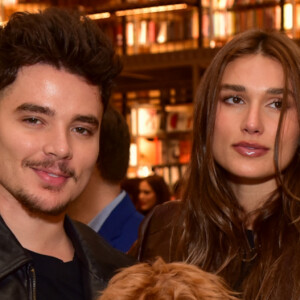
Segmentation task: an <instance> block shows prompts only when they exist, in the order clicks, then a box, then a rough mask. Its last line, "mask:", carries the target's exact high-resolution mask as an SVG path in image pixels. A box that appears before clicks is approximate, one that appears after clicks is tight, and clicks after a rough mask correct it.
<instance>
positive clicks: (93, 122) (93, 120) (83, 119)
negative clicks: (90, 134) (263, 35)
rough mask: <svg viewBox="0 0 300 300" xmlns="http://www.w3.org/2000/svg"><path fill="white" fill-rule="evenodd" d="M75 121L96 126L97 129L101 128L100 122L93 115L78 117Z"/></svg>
mask: <svg viewBox="0 0 300 300" xmlns="http://www.w3.org/2000/svg"><path fill="white" fill-rule="evenodd" d="M74 121H79V122H83V123H88V124H90V125H93V126H95V127H96V128H98V127H99V126H100V122H99V120H98V119H97V118H96V117H95V116H93V115H87V116H84V115H78V116H76V117H75V118H74Z"/></svg>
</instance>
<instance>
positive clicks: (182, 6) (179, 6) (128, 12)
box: [116, 3, 188, 17]
mask: <svg viewBox="0 0 300 300" xmlns="http://www.w3.org/2000/svg"><path fill="white" fill-rule="evenodd" d="M187 7H188V6H187V4H185V3H180V4H173V5H160V6H152V7H145V8H135V9H128V10H120V11H117V12H116V15H117V16H118V17H123V16H130V15H140V14H149V13H157V12H165V11H171V10H180V9H186V8H187Z"/></svg>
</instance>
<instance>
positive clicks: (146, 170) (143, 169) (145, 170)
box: [137, 166, 152, 177]
mask: <svg viewBox="0 0 300 300" xmlns="http://www.w3.org/2000/svg"><path fill="white" fill-rule="evenodd" d="M151 174H152V172H151V168H150V167H148V166H140V167H139V168H138V170H137V176H138V177H147V176H149V175H151Z"/></svg>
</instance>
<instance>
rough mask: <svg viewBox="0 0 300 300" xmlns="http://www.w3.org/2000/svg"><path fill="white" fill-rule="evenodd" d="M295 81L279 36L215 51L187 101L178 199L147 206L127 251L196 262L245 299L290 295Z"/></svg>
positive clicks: (295, 220)
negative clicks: (185, 158) (187, 151)
mask: <svg viewBox="0 0 300 300" xmlns="http://www.w3.org/2000/svg"><path fill="white" fill-rule="evenodd" d="M299 83H300V50H299V48H298V46H297V45H296V44H295V43H294V42H293V41H291V40H290V39H289V38H287V37H286V36H284V35H283V34H281V33H265V32H262V31H258V30H254V31H249V32H245V33H243V34H241V35H239V36H237V37H235V38H234V39H232V40H231V41H230V42H229V43H228V44H227V45H225V46H224V47H223V48H222V49H221V50H220V51H219V52H218V54H217V55H216V57H215V58H214V60H213V62H212V63H211V65H210V67H209V68H208V69H207V71H206V73H205V75H204V77H203V79H202V81H201V85H200V87H199V90H198V93H197V96H196V100H195V116H194V133H193V147H192V154H191V162H190V168H189V175H188V178H187V185H186V189H185V192H184V196H183V202H182V204H181V203H180V202H178V203H176V202H171V203H169V204H168V205H163V206H161V207H158V208H157V209H155V211H154V212H153V213H152V215H151V216H149V217H148V218H146V220H145V221H144V224H143V226H142V227H141V231H140V238H139V241H138V243H137V246H136V248H135V249H134V251H132V253H135V255H136V256H137V257H139V258H140V259H142V260H144V259H151V258H153V257H155V256H157V255H161V256H162V257H163V258H164V259H165V260H167V261H172V260H184V261H186V262H188V263H192V264H195V265H198V266H199V267H200V268H202V269H203V270H205V271H209V272H213V273H216V274H218V275H220V276H222V277H223V278H224V279H225V280H226V281H227V283H228V284H229V285H230V286H231V287H232V288H233V289H235V290H237V291H240V292H242V295H243V299H246V300H254V299H255V300H257V299H262V300H266V299H272V300H285V299H286V300H295V299H297V300H298V299H299V295H300V238H299V236H300V235H299V232H300V202H299V201H300V185H299V183H298V182H299V178H300V177H299V175H300V161H299V160H300V156H299V155H300V149H299V116H300V84H299ZM174 214H176V216H175V217H174Z"/></svg>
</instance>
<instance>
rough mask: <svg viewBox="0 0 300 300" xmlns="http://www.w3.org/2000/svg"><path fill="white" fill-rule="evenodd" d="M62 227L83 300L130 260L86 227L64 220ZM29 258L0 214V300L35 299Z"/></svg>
mask: <svg viewBox="0 0 300 300" xmlns="http://www.w3.org/2000/svg"><path fill="white" fill-rule="evenodd" d="M65 230H66V232H67V234H68V236H69V238H70V239H71V241H72V243H73V246H74V248H75V251H76V254H77V256H78V258H79V261H80V267H81V270H82V274H83V275H82V278H83V279H84V282H83V288H84V293H85V299H86V300H92V299H94V298H95V296H96V295H97V294H98V292H99V291H100V290H103V289H104V288H105V287H106V285H107V283H108V281H109V279H110V278H111V277H112V276H113V275H114V274H115V272H116V271H117V270H118V269H119V268H122V267H126V266H129V265H132V264H133V263H134V260H132V259H130V258H129V257H127V256H126V255H124V254H123V253H121V252H119V251H117V250H115V249H113V248H112V247H111V246H110V245H109V244H107V243H106V242H105V241H104V240H103V239H102V238H101V237H99V236H98V235H97V233H95V232H94V231H93V230H92V229H90V228H89V227H88V226H86V225H84V224H81V223H79V222H72V221H71V220H70V219H69V218H68V217H66V220H65ZM35 289H36V287H35V270H34V266H33V261H32V258H31V256H30V254H29V252H28V251H26V250H25V249H24V248H23V247H22V246H21V244H20V243H19V242H18V240H17V239H16V237H15V236H14V235H13V233H12V232H11V231H10V229H9V228H8V227H7V226H6V224H5V223H4V221H3V219H2V218H1V217H0V299H1V300H21V299H22V300H33V299H36V297H35V293H36V290H35Z"/></svg>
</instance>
